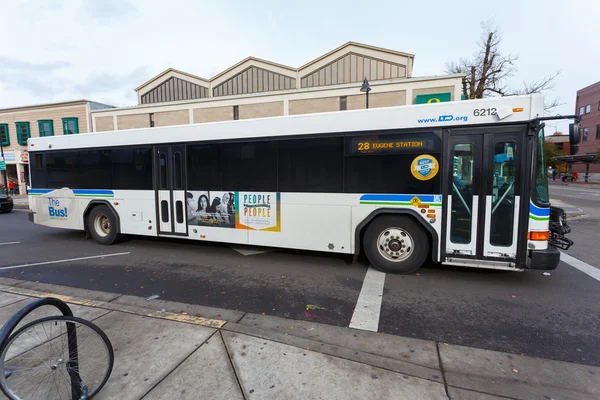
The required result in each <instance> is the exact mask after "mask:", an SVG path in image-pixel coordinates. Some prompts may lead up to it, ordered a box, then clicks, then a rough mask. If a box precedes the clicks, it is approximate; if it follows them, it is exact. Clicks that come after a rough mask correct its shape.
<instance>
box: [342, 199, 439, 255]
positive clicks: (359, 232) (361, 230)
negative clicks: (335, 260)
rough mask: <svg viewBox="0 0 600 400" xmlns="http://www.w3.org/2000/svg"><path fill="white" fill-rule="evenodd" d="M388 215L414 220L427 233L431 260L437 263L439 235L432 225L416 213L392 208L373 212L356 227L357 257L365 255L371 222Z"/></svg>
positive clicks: (355, 248)
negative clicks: (366, 236)
mask: <svg viewBox="0 0 600 400" xmlns="http://www.w3.org/2000/svg"><path fill="white" fill-rule="evenodd" d="M386 215H406V216H408V217H409V218H411V219H412V220H414V221H415V222H417V223H418V224H419V225H420V226H421V227H422V228H423V230H424V231H425V233H426V234H427V237H428V238H429V243H430V244H431V254H430V256H431V259H432V260H434V261H435V259H436V257H435V254H436V251H437V249H438V240H439V239H438V235H437V233H436V232H435V230H434V229H433V227H432V226H431V225H428V224H427V222H426V221H424V220H423V218H422V217H421V216H420V215H419V214H417V213H416V212H415V211H413V210H410V209H402V208H400V209H398V208H392V209H386V208H380V209H377V210H375V211H373V212H372V213H371V214H369V215H368V216H367V217H366V218H365V219H364V220H362V222H361V223H360V224H358V226H357V227H356V231H355V246H354V253H355V255H357V256H358V255H359V254H361V253H364V249H363V244H364V236H365V232H366V231H367V227H368V226H369V224H370V223H371V221H373V220H374V219H376V218H378V217H383V216H386Z"/></svg>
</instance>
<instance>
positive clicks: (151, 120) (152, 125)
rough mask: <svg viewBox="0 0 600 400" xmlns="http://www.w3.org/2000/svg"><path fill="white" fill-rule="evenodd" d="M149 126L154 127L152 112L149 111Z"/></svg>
mask: <svg viewBox="0 0 600 400" xmlns="http://www.w3.org/2000/svg"><path fill="white" fill-rule="evenodd" d="M150 128H154V114H152V113H150Z"/></svg>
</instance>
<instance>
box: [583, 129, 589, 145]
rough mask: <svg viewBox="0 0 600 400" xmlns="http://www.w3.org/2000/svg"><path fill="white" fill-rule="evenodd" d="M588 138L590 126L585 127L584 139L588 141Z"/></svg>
mask: <svg viewBox="0 0 600 400" xmlns="http://www.w3.org/2000/svg"><path fill="white" fill-rule="evenodd" d="M587 140H588V128H583V141H584V142H587Z"/></svg>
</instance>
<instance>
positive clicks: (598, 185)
mask: <svg viewBox="0 0 600 400" xmlns="http://www.w3.org/2000/svg"><path fill="white" fill-rule="evenodd" d="M548 184H549V185H551V186H552V185H554V186H571V187H576V188H580V189H598V190H600V182H598V181H593V182H581V181H580V182H563V181H560V180H556V181H553V180H552V179H549V180H548Z"/></svg>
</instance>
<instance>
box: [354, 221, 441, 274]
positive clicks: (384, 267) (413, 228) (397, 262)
mask: <svg viewBox="0 0 600 400" xmlns="http://www.w3.org/2000/svg"><path fill="white" fill-rule="evenodd" d="M394 234H395V236H394ZM380 238H381V240H382V241H384V242H385V248H384V246H380V244H379V241H380ZM390 238H391V241H390ZM396 238H397V239H396ZM388 244H389V246H388ZM396 246H397V250H398V251H396V252H394V251H392V250H393V248H394V249H396ZM429 247H430V244H429V236H427V233H426V232H425V230H424V229H423V227H421V226H420V225H419V223H418V222H417V221H415V220H414V219H413V218H411V217H408V216H403V215H385V216H380V217H377V218H375V219H374V220H373V221H372V222H371V223H370V224H369V226H368V227H367V231H366V232H365V236H364V241H363V249H364V251H365V255H366V256H367V258H368V259H369V262H370V263H371V265H372V266H373V267H375V268H377V269H378V270H380V271H383V272H388V273H392V274H410V273H412V272H415V271H416V270H418V269H419V268H420V267H421V266H422V265H423V263H424V262H425V260H426V259H427V256H428V255H429ZM380 250H381V251H380ZM382 253H385V254H386V256H384V255H383V254H382Z"/></svg>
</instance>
